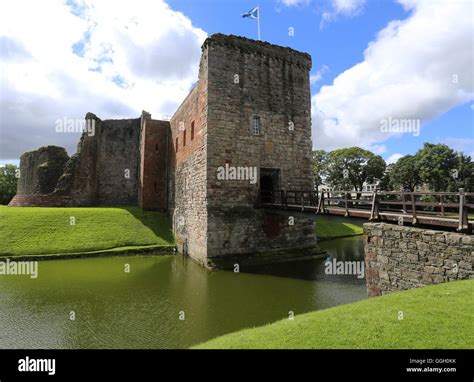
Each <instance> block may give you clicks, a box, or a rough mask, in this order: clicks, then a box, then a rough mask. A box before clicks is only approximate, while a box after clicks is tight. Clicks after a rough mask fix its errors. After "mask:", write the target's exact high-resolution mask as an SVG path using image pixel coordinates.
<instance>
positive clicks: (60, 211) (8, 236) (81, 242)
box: [0, 206, 174, 256]
mask: <svg viewBox="0 0 474 382" xmlns="http://www.w3.org/2000/svg"><path fill="white" fill-rule="evenodd" d="M71 217H74V218H75V225H71V224H70V218H71ZM0 236H1V239H2V245H1V247H0V256H2V255H13V256H19V255H21V256H24V255H27V256H35V255H51V254H69V253H89V252H95V251H102V250H109V251H111V252H114V251H117V250H118V249H134V248H136V247H144V246H157V247H162V246H169V245H174V237H173V234H172V232H171V229H170V222H169V219H168V218H167V216H166V215H165V214H163V213H160V212H154V211H142V210H141V209H139V208H137V207H127V208H44V207H17V208H14V207H5V206H0Z"/></svg>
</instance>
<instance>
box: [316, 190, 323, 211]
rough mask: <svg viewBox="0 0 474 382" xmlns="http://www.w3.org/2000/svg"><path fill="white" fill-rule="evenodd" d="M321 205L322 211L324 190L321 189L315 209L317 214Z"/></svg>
mask: <svg viewBox="0 0 474 382" xmlns="http://www.w3.org/2000/svg"><path fill="white" fill-rule="evenodd" d="M321 207H322V208H323V211H324V191H321V194H320V195H319V201H318V208H317V209H316V214H319V213H320V212H321Z"/></svg>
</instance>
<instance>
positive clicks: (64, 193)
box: [12, 113, 140, 206]
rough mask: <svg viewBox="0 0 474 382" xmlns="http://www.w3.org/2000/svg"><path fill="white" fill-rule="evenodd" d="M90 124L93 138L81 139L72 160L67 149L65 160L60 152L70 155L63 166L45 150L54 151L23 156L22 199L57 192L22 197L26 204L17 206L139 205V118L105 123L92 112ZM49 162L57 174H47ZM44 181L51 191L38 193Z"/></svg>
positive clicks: (88, 114)
mask: <svg viewBox="0 0 474 382" xmlns="http://www.w3.org/2000/svg"><path fill="white" fill-rule="evenodd" d="M85 119H86V120H87V121H94V134H90V133H88V132H84V133H83V134H82V136H81V139H80V141H79V144H78V147H77V152H76V154H74V155H73V156H72V157H71V158H69V160H67V159H68V157H67V154H66V152H65V151H64V149H61V150H62V151H64V153H63V154H61V155H59V154H58V153H55V154H54V155H55V156H56V157H57V156H58V155H59V157H61V158H62V157H64V155H65V159H64V158H63V159H64V160H62V162H61V165H57V163H56V162H57V160H56V159H55V160H52V159H51V158H50V157H51V155H49V154H48V155H49V156H48V155H46V154H45V151H44V150H45V149H48V148H49V146H48V148H41V149H39V150H37V151H36V152H33V153H35V154H32V153H25V155H24V157H22V163H23V168H24V169H25V179H23V180H21V181H20V183H19V186H18V192H17V194H18V195H23V196H25V195H32V194H41V195H44V194H48V193H52V194H53V195H54V196H51V197H49V198H45V199H44V201H40V200H39V199H38V198H22V199H21V202H20V199H18V205H20V204H21V205H54V203H55V202H56V201H57V202H58V204H57V205H58V206H94V205H136V204H137V203H138V185H139V163H140V119H124V120H104V121H102V120H100V118H98V117H97V116H95V115H94V114H92V113H87V115H86V117H85ZM89 123H92V122H89ZM58 149H60V148H58ZM37 153H40V154H37ZM48 158H50V159H48ZM66 160H67V162H66ZM46 162H48V163H56V164H55V166H49V168H50V169H52V168H53V167H54V168H56V167H57V168H58V169H57V170H55V171H47V172H46V171H45V169H46V168H48V166H45V165H44V164H45V163H46ZM41 164H43V165H42V166H40V165H41ZM38 166H40V167H41V168H39V170H38V171H36V170H35V171H32V169H33V167H35V168H36V167H38ZM43 172H44V173H43ZM20 175H21V173H20ZM41 177H42V178H44V181H42V182H41V184H44V185H46V183H47V184H48V186H47V187H43V186H42V187H40V188H38V187H37V188H36V189H35V186H34V184H38V179H39V178H41ZM58 178H59V179H58ZM20 179H21V178H20ZM12 205H13V204H12Z"/></svg>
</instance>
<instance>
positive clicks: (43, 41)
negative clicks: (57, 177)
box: [0, 0, 207, 159]
mask: <svg viewBox="0 0 474 382" xmlns="http://www.w3.org/2000/svg"><path fill="white" fill-rule="evenodd" d="M0 7H1V9H0V42H1V43H2V51H1V55H0V59H1V60H2V72H1V74H0V79H1V81H2V87H1V98H0V114H1V120H0V122H1V130H0V135H1V140H0V156H1V158H2V159H15V158H18V157H19V155H20V154H21V153H22V152H24V151H27V150H32V149H35V148H37V147H39V146H42V145H47V144H56V145H60V146H65V147H66V149H67V150H68V152H69V154H72V153H73V152H74V151H75V147H76V144H77V141H78V136H77V135H72V134H66V135H67V136H65V135H64V134H57V133H55V131H54V126H55V125H54V121H55V120H56V119H61V118H63V117H68V118H83V117H84V115H85V113H86V112H88V111H91V112H94V113H96V114H97V115H98V116H99V117H101V118H104V119H107V118H134V117H138V116H139V114H140V112H141V110H142V109H145V110H147V111H149V112H151V113H152V115H153V116H154V117H155V118H160V117H161V116H162V115H164V114H172V112H173V111H174V110H175V108H176V107H177V106H178V105H179V104H180V103H181V101H182V100H183V99H184V97H185V96H186V95H187V93H188V91H189V89H190V87H191V85H192V84H193V83H194V82H195V81H196V79H197V73H198V64H199V57H200V53H201V44H202V42H203V41H204V39H205V38H206V36H207V35H206V33H205V32H204V31H202V30H201V29H199V28H196V27H194V26H193V25H192V23H191V21H190V20H189V19H188V18H187V17H185V16H184V15H183V14H182V13H180V12H176V11H173V10H172V9H170V7H169V6H168V5H167V4H166V3H165V2H164V1H162V0H135V1H133V2H131V1H130V2H118V1H111V0H101V1H99V2H93V1H92V0H69V1H67V2H63V1H60V0H51V1H49V2H48V4H47V5H45V4H43V3H41V2H38V1H34V0H33V1H27V0H12V1H10V2H8V3H7V2H1V6H0ZM25 10H27V12H25Z"/></svg>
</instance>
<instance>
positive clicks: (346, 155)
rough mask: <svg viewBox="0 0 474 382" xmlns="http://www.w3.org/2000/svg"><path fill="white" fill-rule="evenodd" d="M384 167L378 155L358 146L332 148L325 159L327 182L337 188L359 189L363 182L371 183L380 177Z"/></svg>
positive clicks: (383, 162)
mask: <svg viewBox="0 0 474 382" xmlns="http://www.w3.org/2000/svg"><path fill="white" fill-rule="evenodd" d="M385 167H386V164H385V161H384V160H383V158H382V157H381V156H380V155H375V154H374V153H372V152H370V151H368V150H364V149H361V148H360V147H348V148H344V149H339V150H334V151H331V152H330V153H329V157H328V159H327V164H326V171H327V182H328V183H329V184H330V185H331V186H333V187H336V188H339V189H351V188H354V189H355V190H357V191H361V190H362V187H363V184H364V182H367V183H373V182H375V181H376V180H378V179H382V177H383V175H384V171H385Z"/></svg>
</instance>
